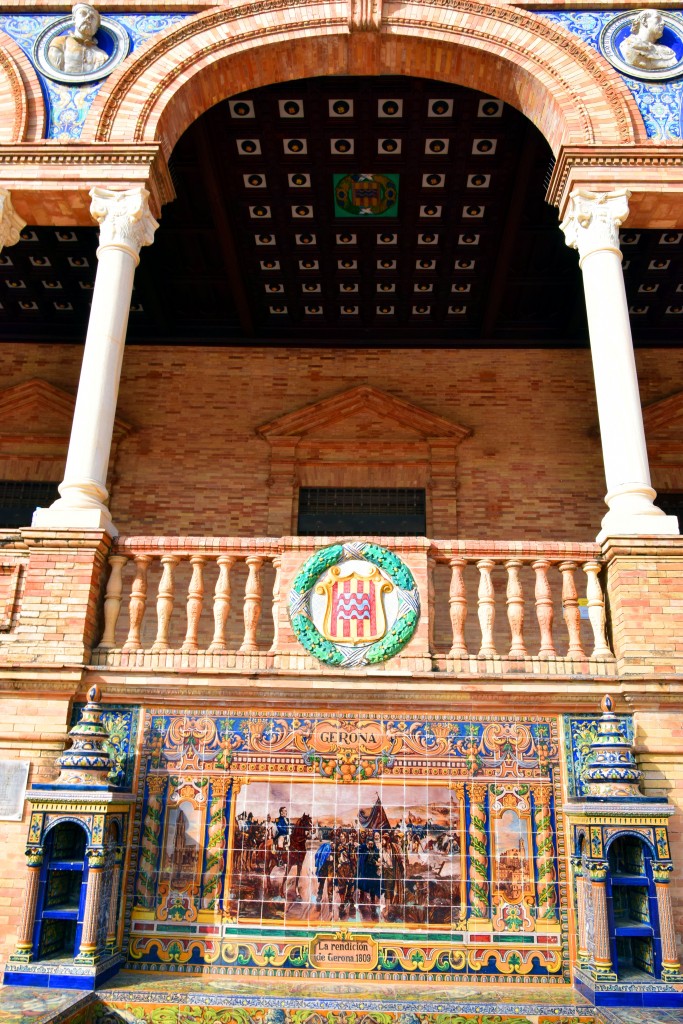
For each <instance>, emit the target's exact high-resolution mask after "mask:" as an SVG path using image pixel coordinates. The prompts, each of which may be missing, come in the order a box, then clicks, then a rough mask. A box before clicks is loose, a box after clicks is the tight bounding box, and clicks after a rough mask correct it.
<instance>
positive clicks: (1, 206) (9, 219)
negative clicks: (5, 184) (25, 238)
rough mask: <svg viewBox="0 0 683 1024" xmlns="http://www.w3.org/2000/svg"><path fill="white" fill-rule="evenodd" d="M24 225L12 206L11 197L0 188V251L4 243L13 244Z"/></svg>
mask: <svg viewBox="0 0 683 1024" xmlns="http://www.w3.org/2000/svg"><path fill="white" fill-rule="evenodd" d="M25 227H26V221H24V220H22V219H21V217H20V216H19V214H18V213H17V212H16V210H15V209H14V207H13V206H12V197H11V196H10V194H9V192H8V191H7V189H5V188H0V252H2V250H3V249H4V247H5V246H6V245H15V243H16V242H18V241H19V236H20V235H21V232H22V231H23V229H24V228H25Z"/></svg>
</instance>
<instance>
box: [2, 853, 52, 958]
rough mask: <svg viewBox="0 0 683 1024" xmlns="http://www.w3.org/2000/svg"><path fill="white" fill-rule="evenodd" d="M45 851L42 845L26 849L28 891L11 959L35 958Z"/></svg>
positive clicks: (25, 894) (25, 895)
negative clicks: (34, 951) (35, 932)
mask: <svg viewBox="0 0 683 1024" xmlns="http://www.w3.org/2000/svg"><path fill="white" fill-rule="evenodd" d="M43 857H44V851H43V848H42V847H29V848H28V850H27V851H26V859H27V862H28V871H27V873H26V892H25V893H24V903H23V906H22V909H21V921H20V922H19V932H18V936H17V948H16V950H15V952H14V953H12V955H11V956H10V960H12V961H18V962H20V963H29V962H30V961H31V960H32V959H33V932H34V929H35V924H36V908H37V906H38V891H39V888H40V872H41V868H42V866H43Z"/></svg>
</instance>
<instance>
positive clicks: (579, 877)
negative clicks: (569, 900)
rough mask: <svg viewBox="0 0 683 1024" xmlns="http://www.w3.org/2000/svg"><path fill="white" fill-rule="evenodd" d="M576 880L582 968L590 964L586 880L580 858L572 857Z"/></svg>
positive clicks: (577, 951) (578, 943) (577, 952)
mask: <svg viewBox="0 0 683 1024" xmlns="http://www.w3.org/2000/svg"><path fill="white" fill-rule="evenodd" d="M572 867H573V869H574V880H575V882H576V931H577V945H576V959H577V960H578V962H579V965H580V966H581V967H585V965H586V964H587V963H588V959H589V957H588V936H587V932H586V879H585V878H584V875H583V864H582V861H581V858H580V857H572Z"/></svg>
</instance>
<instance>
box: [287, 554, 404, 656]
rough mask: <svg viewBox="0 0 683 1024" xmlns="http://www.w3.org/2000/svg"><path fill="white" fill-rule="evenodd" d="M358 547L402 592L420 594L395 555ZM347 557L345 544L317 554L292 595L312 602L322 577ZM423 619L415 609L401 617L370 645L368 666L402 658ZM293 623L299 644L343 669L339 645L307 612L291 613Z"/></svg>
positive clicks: (296, 581) (306, 564)
mask: <svg viewBox="0 0 683 1024" xmlns="http://www.w3.org/2000/svg"><path fill="white" fill-rule="evenodd" d="M357 547H358V551H359V555H360V557H362V558H364V559H365V560H366V561H368V562H371V563H372V564H373V565H376V566H377V567H378V568H379V569H382V570H383V571H384V572H385V573H386V575H387V576H388V577H389V579H390V580H391V582H392V583H393V584H394V585H395V586H396V587H397V588H398V589H399V590H407V591H416V590H417V586H416V584H415V579H414V577H413V574H412V573H411V571H410V569H409V568H408V566H407V565H405V563H404V562H402V561H401V559H400V558H398V557H397V555H395V554H394V553H393V552H392V551H389V550H388V549H387V548H383V547H380V546H379V544H360V545H358V546H357ZM343 553H344V546H343V545H342V544H332V545H331V546H330V547H328V548H322V549H321V550H320V551H316V552H315V554H314V555H311V557H310V558H308V559H307V560H306V561H305V562H304V564H303V565H302V567H301V569H300V570H299V572H298V574H297V576H296V577H295V579H294V582H293V584H292V592H293V593H295V594H297V595H299V596H301V597H306V598H308V596H309V594H310V592H311V590H312V589H313V587H314V586H315V584H316V582H317V580H318V579H319V578H320V576H321V575H322V573H324V572H325V571H326V570H327V569H330V568H331V567H332V566H333V565H336V564H337V563H338V562H339V560H340V558H341V557H342V555H343ZM419 617H420V616H419V612H418V611H416V610H415V609H413V608H409V609H408V610H407V611H405V612H404V613H403V615H399V617H398V618H397V619H396V621H395V622H394V624H393V626H392V627H391V629H390V630H389V631H388V632H387V634H386V636H383V637H382V639H381V640H377V641H375V643H373V644H370V645H369V647H368V648H367V651H366V653H365V658H364V663H365V664H371V665H374V664H377V663H378V662H381V661H388V660H389V658H393V657H394V655H396V654H398V653H399V651H401V650H402V649H403V648H404V647H405V646H406V644H407V643H408V641H409V640H410V639H411V637H412V635H413V633H414V632H415V629H416V628H417V623H418V620H419ZM290 621H291V623H292V629H293V630H294V634H295V636H296V638H297V640H298V641H299V643H300V644H301V645H302V646H303V647H305V649H306V650H307V651H308V653H309V654H312V655H313V657H314V658H317V659H318V661H322V662H324V663H325V664H326V665H332V666H339V665H343V663H344V655H343V654H342V652H341V651H340V650H339V648H338V646H337V644H334V643H332V642H331V641H330V640H326V639H325V637H324V636H323V635H322V633H321V632H320V630H319V629H318V628H317V626H316V625H315V623H314V622H313V621H312V619H311V617H310V615H308V614H307V613H306V612H303V611H301V612H299V613H298V614H297V615H291V613H290Z"/></svg>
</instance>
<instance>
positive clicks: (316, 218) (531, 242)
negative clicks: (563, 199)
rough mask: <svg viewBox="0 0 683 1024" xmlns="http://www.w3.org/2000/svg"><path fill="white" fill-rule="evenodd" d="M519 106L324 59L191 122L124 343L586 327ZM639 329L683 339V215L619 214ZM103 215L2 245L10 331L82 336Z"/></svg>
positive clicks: (565, 333)
mask: <svg viewBox="0 0 683 1024" xmlns="http://www.w3.org/2000/svg"><path fill="white" fill-rule="evenodd" d="M551 163H552V154H551V152H550V150H549V148H548V146H547V144H546V143H545V141H544V139H543V138H542V136H541V135H540V133H539V132H538V131H537V130H536V129H535V128H534V127H533V125H531V123H530V122H528V121H527V120H526V119H525V118H524V117H523V116H522V115H521V114H520V113H519V112H518V111H516V110H514V109H512V108H510V107H508V106H506V105H504V104H502V103H501V102H500V101H498V100H495V99H492V98H490V97H487V96H483V95H481V94H480V93H476V92H473V91H472V90H468V89H464V88H460V87H455V86H447V85H443V84H441V83H438V82H431V81H424V80H419V79H417V80H416V79H409V78H395V77H378V78H351V77H344V78H319V79H312V80H306V81H298V82H292V83H288V84H285V85H278V86H272V87H269V88H265V89H260V90H256V91H254V92H250V93H244V94H243V95H241V96H238V97H233V98H232V99H229V100H225V101H223V102H221V103H219V104H217V105H216V106H215V107H213V108H212V109H210V110H209V111H207V113H206V114H204V115H203V117H201V118H200V119H199V120H198V121H197V122H195V123H194V124H193V125H192V126H191V128H190V129H189V130H188V131H187V132H186V133H185V135H184V136H183V137H182V138H181V139H180V141H179V142H178V144H177V146H176V148H175V150H174V153H173V156H172V160H171V173H172V176H173V180H174V184H175V187H176V192H177V198H176V200H175V201H174V202H173V203H171V204H169V205H168V206H167V207H165V208H164V211H163V216H162V220H161V227H160V228H159V230H158V232H157V235H156V239H155V242H154V244H153V246H152V247H150V248H149V249H146V250H144V251H143V253H142V261H141V265H140V267H139V269H138V271H137V275H136V287H135V292H134V296H133V303H132V307H131V317H130V327H129V343H131V344H135V343H136V342H142V343H172V344H173V343H177V344H224V345H230V344H243V343H245V342H246V343H254V342H258V343H265V344H302V345H321V344H322V345H339V346H343V345H365V344H368V345H380V346H381V345H386V346H396V345H403V346H414V345H417V346H445V347H452V346H456V347H457V346H469V345H472V346H485V345H496V346H521V347H524V346H528V345H531V346H535V345H538V346H542V345H577V344H585V343H586V326H585V314H584V309H583V301H582V294H581V281H580V272H579V269H578V260H577V256H576V254H575V253H574V252H572V251H571V250H569V249H568V248H567V247H566V246H565V244H564V238H563V236H562V234H561V232H560V231H559V228H558V224H557V213H556V211H555V210H554V209H553V208H551V207H549V206H548V205H547V204H546V203H545V199H544V195H545V184H546V180H547V176H548V174H549V171H550V169H551ZM622 243H623V251H624V266H625V270H626V280H627V288H628V294H629V302H630V305H631V313H632V322H633V329H634V336H635V338H636V342H637V343H639V344H659V345H661V344H678V343H680V337H681V325H682V324H683V234H681V233H678V232H661V231H655V232H653V231H625V232H623V233H622ZM95 247H96V231H95V229H94V228H93V229H75V230H70V229H68V230H66V229H65V230H57V229H54V228H35V229H30V230H27V231H26V232H24V240H22V242H20V243H19V244H18V245H17V246H14V247H12V248H11V249H7V250H5V252H4V253H3V254H2V255H1V256H0V264H1V265H0V274H1V278H0V330H1V331H2V334H3V337H6V338H7V339H8V340H12V339H14V338H21V339H34V340H56V339H59V340H64V341H70V342H81V341H82V340H83V336H84V330H85V324H86V322H87V315H88V310H89V303H90V298H91V294H92V283H93V280H94V273H95V267H96V258H95Z"/></svg>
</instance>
